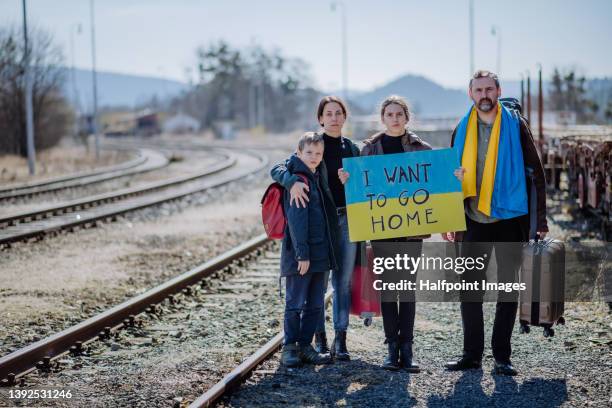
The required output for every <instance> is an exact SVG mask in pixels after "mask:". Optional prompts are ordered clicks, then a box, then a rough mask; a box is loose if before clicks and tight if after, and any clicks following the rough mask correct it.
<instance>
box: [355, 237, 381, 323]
mask: <svg viewBox="0 0 612 408" xmlns="http://www.w3.org/2000/svg"><path fill="white" fill-rule="evenodd" d="M366 257H367V260H368V261H367V262H368V264H367V266H361V265H355V269H354V271H353V282H352V284H351V285H352V286H351V314H353V315H357V316H359V317H361V318H362V319H364V321H363V323H364V324H365V325H366V326H369V325H370V324H372V318H373V317H375V316H380V293H379V292H378V291H377V290H375V289H374V286H373V283H374V281H375V280H376V275H374V273H373V272H372V265H373V263H374V252H373V251H372V247H371V246H368V247H367V249H366Z"/></svg>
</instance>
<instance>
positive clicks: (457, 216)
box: [343, 149, 465, 242]
mask: <svg viewBox="0 0 612 408" xmlns="http://www.w3.org/2000/svg"><path fill="white" fill-rule="evenodd" d="M343 167H344V170H345V171H348V172H349V173H350V177H349V179H348V181H347V183H346V184H345V186H344V191H345V194H346V210H347V215H348V223H349V237H350V240H351V241H352V242H356V241H366V240H372V239H382V238H397V237H410V236H416V235H426V234H432V233H437V232H447V231H464V230H465V213H464V209H463V192H462V190H461V182H460V181H459V180H458V179H457V178H456V177H455V175H454V174H453V172H454V170H455V169H456V168H458V167H459V160H458V159H457V153H456V152H455V150H454V149H440V150H426V151H419V152H409V153H399V154H386V155H379V156H367V157H351V158H346V159H343Z"/></svg>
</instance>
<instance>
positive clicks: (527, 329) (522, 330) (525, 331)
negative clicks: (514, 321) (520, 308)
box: [519, 324, 531, 334]
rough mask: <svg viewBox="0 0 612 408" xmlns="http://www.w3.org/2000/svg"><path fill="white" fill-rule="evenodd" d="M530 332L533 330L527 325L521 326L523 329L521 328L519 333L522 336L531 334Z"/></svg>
mask: <svg viewBox="0 0 612 408" xmlns="http://www.w3.org/2000/svg"><path fill="white" fill-rule="evenodd" d="M530 331H531V329H530V328H529V326H528V325H526V324H521V327H519V333H521V334H525V333H529V332H530Z"/></svg>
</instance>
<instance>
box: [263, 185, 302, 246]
mask: <svg viewBox="0 0 612 408" xmlns="http://www.w3.org/2000/svg"><path fill="white" fill-rule="evenodd" d="M298 177H300V178H301V179H302V181H303V182H304V183H305V184H306V185H308V179H307V178H306V176H304V175H303V174H298ZM284 192H285V189H284V187H283V186H281V185H280V184H278V183H272V184H270V185H269V186H268V188H267V189H266V192H265V193H264V195H263V197H262V198H261V220H262V222H263V225H264V229H265V230H266V234H267V235H268V238H270V239H283V238H284V237H285V226H286V225H287V216H286V215H285V210H284V208H283V193H284Z"/></svg>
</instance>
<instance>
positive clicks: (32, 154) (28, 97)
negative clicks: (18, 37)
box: [21, 0, 36, 176]
mask: <svg viewBox="0 0 612 408" xmlns="http://www.w3.org/2000/svg"><path fill="white" fill-rule="evenodd" d="M21 4H22V6H23V55H24V60H25V62H24V64H25V72H24V79H25V111H26V143H27V150H28V170H29V172H30V175H31V176H32V175H34V173H36V166H35V161H36V150H35V148H34V109H33V107H32V76H31V69H30V48H29V47H28V17H27V16H28V13H27V8H26V0H22V2H21Z"/></svg>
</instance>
